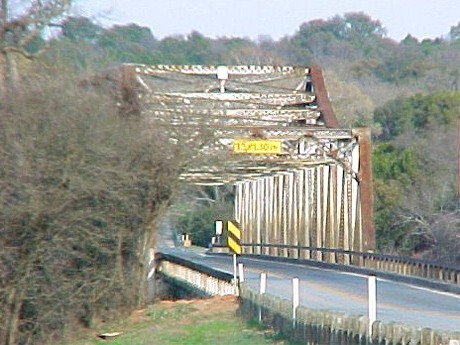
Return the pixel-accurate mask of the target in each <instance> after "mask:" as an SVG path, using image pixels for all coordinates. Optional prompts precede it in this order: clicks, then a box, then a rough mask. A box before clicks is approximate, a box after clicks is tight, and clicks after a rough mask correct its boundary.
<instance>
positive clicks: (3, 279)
mask: <svg viewBox="0 0 460 345" xmlns="http://www.w3.org/2000/svg"><path fill="white" fill-rule="evenodd" d="M56 75H59V73H54V74H53V75H51V76H50V77H47V78H45V77H40V78H42V79H39V80H36V79H35V80H26V81H27V82H24V83H21V86H20V87H18V89H17V92H16V93H15V95H14V97H8V98H4V99H3V100H2V104H3V105H5V107H3V108H2V109H1V110H0V111H1V116H0V160H1V162H2V164H1V166H0V310H2V313H0V344H2V345H3V344H5V345H6V344H8V345H12V344H40V343H50V342H51V341H52V340H53V339H54V338H55V337H59V336H60V335H61V334H62V333H63V332H64V331H65V329H66V328H67V326H68V325H69V323H70V322H71V320H79V321H80V323H81V324H83V325H91V324H92V322H93V320H94V319H95V318H97V317H98V315H100V314H101V312H102V311H103V312H104V314H110V312H111V310H112V311H113V310H116V309H118V308H120V307H129V306H133V305H135V304H137V303H141V302H142V301H143V300H144V284H145V277H146V275H145V270H146V267H145V265H144V263H145V260H144V259H145V253H146V252H147V251H148V249H149V247H151V246H153V244H154V243H153V242H154V239H155V232H156V222H157V220H158V218H159V215H161V214H162V212H164V210H165V209H166V208H167V206H168V205H169V204H170V200H171V198H172V197H173V196H174V194H175V191H176V190H177V186H178V183H179V182H178V181H179V179H178V177H179V174H180V173H181V172H182V170H183V168H184V165H185V163H186V162H187V159H189V157H190V156H195V155H194V154H192V153H191V151H188V147H190V145H184V144H183V143H182V142H181V138H180V137H179V138H177V140H176V141H174V142H171V141H170V140H169V138H168V134H167V133H166V132H165V130H164V128H161V127H158V126H156V125H155V123H151V124H147V123H145V122H144V121H143V120H142V119H141V118H138V117H123V116H118V115H117V114H118V109H117V108H116V106H115V102H114V101H113V99H112V98H111V97H109V96H108V95H107V94H105V93H102V92H101V91H100V89H97V88H94V87H93V86H92V85H91V84H88V83H84V84H83V86H81V84H80V86H77V85H78V83H77V82H76V81H75V80H74V79H72V78H70V77H66V78H69V79H67V80H59V79H58V78H55V76H56ZM34 78H38V77H37V76H34ZM184 136H186V135H185V134H184ZM191 150H192V149H191Z"/></svg>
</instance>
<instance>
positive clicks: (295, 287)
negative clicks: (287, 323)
mask: <svg viewBox="0 0 460 345" xmlns="http://www.w3.org/2000/svg"><path fill="white" fill-rule="evenodd" d="M299 297H300V288H299V278H292V326H293V327H295V320H296V316H297V315H296V314H297V307H298V306H299V303H300V298H299Z"/></svg>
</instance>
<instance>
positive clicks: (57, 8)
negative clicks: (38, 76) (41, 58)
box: [0, 0, 72, 94]
mask: <svg viewBox="0 0 460 345" xmlns="http://www.w3.org/2000/svg"><path fill="white" fill-rule="evenodd" d="M71 3H72V0H31V1H24V2H23V5H21V6H18V8H21V9H22V10H21V11H19V13H12V12H11V9H10V1H9V0H0V66H1V73H0V78H1V79H0V93H2V94H3V93H4V92H6V90H7V89H8V88H12V87H14V86H15V85H16V83H17V80H18V72H17V68H16V56H22V57H24V58H27V59H33V58H35V57H36V56H37V55H39V54H40V52H41V51H42V50H43V49H44V48H45V47H46V44H43V45H42V46H41V47H40V48H39V49H38V50H35V51H32V50H30V49H29V46H30V44H31V43H32V42H33V41H34V40H37V39H40V38H41V37H42V35H43V34H44V31H45V30H46V29H47V28H49V27H50V25H51V24H52V21H53V20H58V19H59V18H61V17H63V16H65V15H66V13H67V11H68V10H69V8H70V5H71Z"/></svg>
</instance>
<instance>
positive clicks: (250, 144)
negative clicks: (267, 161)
mask: <svg viewBox="0 0 460 345" xmlns="http://www.w3.org/2000/svg"><path fill="white" fill-rule="evenodd" d="M233 152H235V153H252V154H254V153H255V154H269V155H273V154H280V153H281V140H273V139H272V140H262V139H258V140H248V139H236V140H234V141H233Z"/></svg>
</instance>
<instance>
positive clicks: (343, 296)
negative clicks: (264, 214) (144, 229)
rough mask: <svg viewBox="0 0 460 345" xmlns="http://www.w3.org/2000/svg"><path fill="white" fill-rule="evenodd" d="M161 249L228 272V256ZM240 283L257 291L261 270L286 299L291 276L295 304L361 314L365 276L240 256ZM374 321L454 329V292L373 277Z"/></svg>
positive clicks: (457, 325)
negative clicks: (295, 291)
mask: <svg viewBox="0 0 460 345" xmlns="http://www.w3.org/2000/svg"><path fill="white" fill-rule="evenodd" d="M159 251H160V252H162V253H165V254H169V255H173V256H177V257H180V258H182V259H185V260H188V261H191V262H194V263H197V264H200V265H204V266H207V267H210V268H213V269H217V270H220V271H223V272H227V273H232V272H233V261H232V257H231V256H230V255H215V254H207V253H206V252H205V250H198V249H192V250H190V249H187V248H183V247H178V248H172V247H169V248H161V249H160V250H159ZM238 262H239V263H242V264H243V265H244V273H245V283H246V284H248V285H249V286H250V287H252V288H253V289H255V290H256V291H257V289H258V288H259V286H260V273H262V272H266V273H267V293H269V294H272V295H275V296H279V297H282V298H286V299H289V300H290V299H291V298H292V278H293V277H297V278H299V281H300V304H301V305H303V306H306V307H308V308H312V309H319V310H328V311H334V312H342V313H346V314H349V315H367V276H364V275H360V274H355V273H348V272H341V271H336V270H330V269H322V268H316V267H311V266H307V265H305V264H295V263H286V262H278V261H268V260H261V259H258V258H254V257H247V256H241V257H239V258H238ZM377 319H378V320H381V321H382V322H385V323H389V322H397V323H402V324H406V325H410V326H416V327H422V328H425V327H427V328H432V329H436V330H440V331H448V332H459V331H460V295H458V294H454V293H446V292H440V291H436V290H431V289H427V288H422V287H419V286H414V285H409V284H404V283H400V282H394V281H390V280H386V279H380V278H378V279H377Z"/></svg>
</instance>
